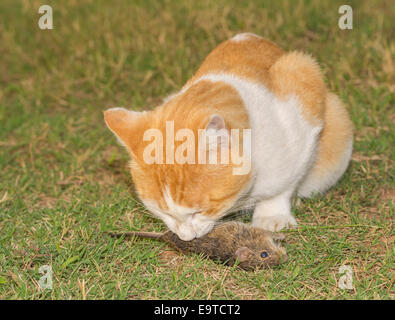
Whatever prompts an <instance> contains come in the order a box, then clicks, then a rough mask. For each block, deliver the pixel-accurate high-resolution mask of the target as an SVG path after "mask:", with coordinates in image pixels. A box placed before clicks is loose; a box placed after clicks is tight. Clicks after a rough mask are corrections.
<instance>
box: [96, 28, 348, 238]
mask: <svg viewBox="0 0 395 320" xmlns="http://www.w3.org/2000/svg"><path fill="white" fill-rule="evenodd" d="M104 118H105V121H106V123H107V126H108V127H109V128H110V130H111V131H112V132H113V133H114V134H115V135H116V136H117V138H118V140H119V141H120V142H121V143H122V144H123V145H124V146H125V147H126V148H127V150H128V151H129V152H130V155H131V159H132V160H131V163H130V171H131V174H132V177H133V180H134V183H135V187H136V190H137V193H138V195H139V197H140V198H141V200H142V202H143V203H144V205H145V206H146V207H147V208H148V210H149V211H150V212H152V213H153V214H154V215H155V216H157V217H159V218H161V219H162V220H163V221H164V222H165V223H166V225H167V226H168V227H169V229H170V230H172V231H173V232H175V233H177V234H178V236H179V237H180V238H181V239H183V240H191V239H193V238H195V237H200V236H202V235H204V234H206V233H207V232H209V231H210V230H211V229H212V227H213V226H214V224H215V223H216V221H218V220H219V219H220V218H221V217H223V216H224V215H226V214H228V213H230V212H232V211H235V210H239V209H241V208H249V207H255V210H254V214H253V219H252V225H253V226H255V227H260V228H263V229H267V230H271V231H277V230H280V229H282V228H285V227H287V226H292V225H296V220H295V218H294V217H293V216H292V213H291V201H292V198H293V197H294V196H299V197H309V196H311V195H312V194H317V193H323V192H325V191H326V190H328V188H330V187H331V186H333V185H334V184H335V183H336V182H337V181H338V180H339V178H340V177H341V176H342V175H343V173H344V172H345V170H346V168H347V166H348V163H349V161H350V157H351V152H352V143H353V139H352V124H351V121H350V119H349V116H348V113H347V111H346V109H345V108H344V106H343V104H342V102H341V101H340V99H339V98H338V97H337V96H336V95H335V94H334V93H331V92H329V91H328V89H327V88H326V85H325V83H324V80H323V75H322V72H321V70H320V68H319V66H318V64H317V63H316V62H315V60H314V59H313V58H312V57H311V56H309V55H306V54H304V53H300V52H296V51H292V52H285V51H283V50H282V49H281V48H280V47H278V46H277V45H275V44H273V43H272V42H269V41H267V40H265V39H263V38H261V37H259V36H257V35H254V34H251V33H242V34H238V35H236V36H235V37H233V38H232V39H230V40H228V41H225V42H223V43H222V44H220V45H219V46H218V47H217V48H215V49H214V50H213V51H212V52H211V53H210V54H209V55H208V56H207V58H206V59H205V60H204V62H203V64H202V65H201V67H200V68H199V69H198V71H197V72H196V73H195V75H194V76H193V77H192V78H191V79H190V80H189V81H188V82H187V83H186V84H185V85H184V87H183V88H182V89H181V90H180V91H179V92H178V93H176V94H173V95H171V96H170V97H168V98H167V99H166V100H165V101H164V103H163V104H162V105H161V106H159V107H157V108H155V109H154V110H151V111H144V112H135V111H129V110H126V109H124V108H112V109H108V110H106V111H105V112H104ZM169 121H171V123H172V124H174V128H173V130H174V131H175V132H176V131H177V130H179V129H182V128H188V129H189V130H190V131H192V132H193V133H195V134H196V137H198V135H199V132H201V131H202V130H203V132H204V131H206V132H213V131H214V132H222V134H225V135H230V132H231V130H232V129H239V130H244V129H251V157H250V160H251V170H250V171H249V172H247V173H246V174H234V171H233V169H234V168H235V167H238V166H240V163H235V162H234V161H230V162H229V163H228V164H223V163H218V164H201V163H177V162H172V163H147V161H145V160H144V156H143V155H144V152H145V151H144V150H146V148H147V146H148V145H149V141H147V139H144V134H145V133H146V132H147V131H148V130H150V129H152V128H155V129H156V130H159V131H160V132H163V136H165V135H166V133H165V131H166V130H168V126H167V124H168V123H169ZM199 130H200V131H199ZM223 132H225V133H223ZM221 141H222V140H221ZM232 141H233V140H232ZM181 143H182V139H181V140H180V139H179V141H175V147H174V148H172V149H170V147H169V146H168V145H167V143H166V144H164V146H163V152H164V154H168V153H169V152H174V150H175V148H176V147H177V146H179V145H180V144H181ZM239 144H240V146H239V147H240V150H241V149H242V148H243V141H242V140H241V141H239ZM195 146H197V147H196V149H199V148H200V145H199V144H198V143H196V144H195ZM221 148H228V145H225V147H224V146H222V145H221V143H220V144H219V146H218V152H219V151H220V149H221ZM196 152H199V150H196Z"/></svg>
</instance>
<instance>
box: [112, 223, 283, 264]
mask: <svg viewBox="0 0 395 320" xmlns="http://www.w3.org/2000/svg"><path fill="white" fill-rule="evenodd" d="M110 235H111V236H114V237H118V238H119V237H122V236H125V237H135V236H136V237H143V238H155V239H159V240H161V241H164V242H166V243H168V244H169V245H170V246H172V247H173V248H175V249H177V250H179V251H181V252H183V253H186V252H193V253H197V254H203V256H206V257H208V258H210V259H213V260H219V261H221V262H222V263H225V264H227V265H234V264H235V263H236V262H238V266H239V267H241V268H242V269H245V270H251V269H256V268H265V267H267V266H274V265H278V264H280V263H282V262H285V261H287V259H288V258H287V254H286V251H285V249H284V248H282V247H281V246H280V244H279V241H280V240H283V239H284V238H285V237H284V235H282V234H274V233H272V232H270V231H265V230H263V229H259V228H254V227H250V226H248V225H246V224H244V223H239V222H225V223H222V224H219V225H217V226H216V227H214V229H213V230H212V231H211V232H209V233H208V234H206V235H204V236H202V237H200V238H195V239H193V240H191V241H183V240H181V239H180V238H179V237H178V236H177V235H176V234H175V233H173V232H171V231H170V230H169V231H166V232H164V233H155V232H126V233H119V234H115V233H110Z"/></svg>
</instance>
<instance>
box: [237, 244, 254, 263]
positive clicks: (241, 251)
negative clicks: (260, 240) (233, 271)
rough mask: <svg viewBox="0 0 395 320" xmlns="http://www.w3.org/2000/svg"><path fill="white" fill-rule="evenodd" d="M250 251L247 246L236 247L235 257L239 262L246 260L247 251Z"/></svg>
mask: <svg viewBox="0 0 395 320" xmlns="http://www.w3.org/2000/svg"><path fill="white" fill-rule="evenodd" d="M250 251H251V250H250V249H248V248H247V247H241V248H238V249H237V250H236V252H235V254H236V258H237V259H238V260H239V261H240V262H243V261H246V260H247V259H248V255H249V252H250Z"/></svg>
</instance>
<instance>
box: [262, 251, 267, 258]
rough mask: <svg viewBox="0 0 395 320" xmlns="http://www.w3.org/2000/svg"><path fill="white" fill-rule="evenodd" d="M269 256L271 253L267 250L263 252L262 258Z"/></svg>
mask: <svg viewBox="0 0 395 320" xmlns="http://www.w3.org/2000/svg"><path fill="white" fill-rule="evenodd" d="M268 256H269V254H268V253H267V251H262V252H261V258H267V257H268Z"/></svg>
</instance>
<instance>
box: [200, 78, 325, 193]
mask: <svg viewBox="0 0 395 320" xmlns="http://www.w3.org/2000/svg"><path fill="white" fill-rule="evenodd" d="M202 80H210V81H213V82H217V81H221V82H225V83H227V84H229V85H231V86H232V87H233V88H234V89H236V90H237V92H238V93H239V95H240V97H241V99H242V101H243V102H244V106H245V108H246V109H247V111H248V114H249V117H250V124H251V130H252V163H253V167H254V174H255V176H256V177H255V178H256V180H255V185H254V187H253V190H252V196H253V197H255V198H263V199H264V198H269V197H272V196H275V195H277V194H280V193H283V192H284V191H286V190H292V189H294V188H295V187H296V185H297V183H298V181H300V179H301V178H302V177H303V176H304V175H305V173H306V172H307V170H308V169H310V164H311V162H312V160H313V159H314V154H315V151H316V143H317V138H318V135H319V133H320V131H321V130H322V125H319V126H312V125H311V124H309V123H308V122H307V121H306V120H305V119H304V117H303V115H302V112H301V110H302V105H301V103H300V102H299V100H298V99H297V97H296V96H292V97H290V98H289V99H288V100H286V101H283V100H279V99H278V98H277V97H276V96H275V95H274V94H273V93H272V92H270V91H269V90H268V89H267V88H266V87H265V86H263V85H262V84H258V83H255V82H252V81H249V80H247V79H244V78H241V77H238V76H234V75H231V74H208V75H204V76H202V77H201V78H199V79H198V80H197V81H196V82H198V81H202ZM196 82H195V83H196Z"/></svg>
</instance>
